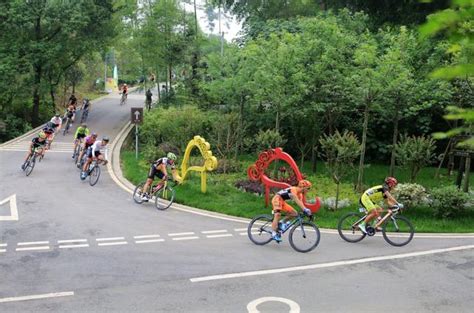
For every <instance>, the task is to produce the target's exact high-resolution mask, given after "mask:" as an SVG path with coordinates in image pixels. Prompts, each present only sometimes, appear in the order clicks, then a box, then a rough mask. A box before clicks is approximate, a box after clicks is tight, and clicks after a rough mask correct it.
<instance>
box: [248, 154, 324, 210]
mask: <svg viewBox="0 0 474 313" xmlns="http://www.w3.org/2000/svg"><path fill="white" fill-rule="evenodd" d="M275 160H282V161H285V162H286V163H287V164H288V165H289V166H290V167H291V169H292V170H293V172H294V173H295V175H296V178H297V180H298V181H299V180H301V179H303V174H302V173H301V172H300V170H299V168H298V166H297V165H296V162H295V160H293V158H292V157H291V156H290V155H289V154H288V153H286V152H283V149H282V148H275V149H269V150H267V151H264V152H262V153H260V155H259V156H258V160H257V161H256V162H255V163H254V164H252V165H251V166H249V168H248V169H247V175H248V177H249V179H250V180H253V181H260V182H261V183H262V184H263V185H264V186H265V205H266V206H268V204H269V203H270V188H272V187H275V188H280V189H284V188H288V187H290V184H288V183H285V182H279V181H275V180H273V179H271V178H270V177H268V176H267V174H265V170H266V169H267V168H268V166H269V165H270V164H271V163H272V162H273V161H275ZM303 203H304V205H305V206H306V207H307V208H309V209H310V210H311V211H312V212H313V213H316V212H317V211H318V210H319V208H320V207H321V201H320V199H319V198H318V197H317V198H315V201H314V203H308V202H306V199H305V198H303Z"/></svg>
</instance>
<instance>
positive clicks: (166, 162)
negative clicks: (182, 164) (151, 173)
mask: <svg viewBox="0 0 474 313" xmlns="http://www.w3.org/2000/svg"><path fill="white" fill-rule="evenodd" d="M162 164H164V165H165V166H169V167H171V169H172V170H174V169H175V168H176V166H175V164H174V161H173V160H171V159H168V158H166V157H164V158H160V159H158V160H156V161H155V162H153V165H154V166H155V167H158V166H160V165H162Z"/></svg>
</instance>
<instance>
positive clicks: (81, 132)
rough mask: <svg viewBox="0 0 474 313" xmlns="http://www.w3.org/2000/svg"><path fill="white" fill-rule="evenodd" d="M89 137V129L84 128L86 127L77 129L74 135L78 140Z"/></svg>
mask: <svg viewBox="0 0 474 313" xmlns="http://www.w3.org/2000/svg"><path fill="white" fill-rule="evenodd" d="M87 135H89V128H87V127H86V128H84V127H80V126H79V127H78V128H77V129H76V133H75V134H74V138H76V139H81V138H84V137H86V136H87Z"/></svg>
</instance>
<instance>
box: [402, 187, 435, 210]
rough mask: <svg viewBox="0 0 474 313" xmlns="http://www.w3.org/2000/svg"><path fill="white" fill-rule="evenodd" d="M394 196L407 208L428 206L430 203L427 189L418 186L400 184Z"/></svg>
mask: <svg viewBox="0 0 474 313" xmlns="http://www.w3.org/2000/svg"><path fill="white" fill-rule="evenodd" d="M394 196H395V198H396V199H397V201H398V202H401V203H403V205H405V207H407V208H409V207H414V206H417V205H420V204H426V203H428V201H429V200H428V193H427V192H426V189H425V187H423V186H422V185H418V184H399V185H398V186H397V188H396V189H395V192H394Z"/></svg>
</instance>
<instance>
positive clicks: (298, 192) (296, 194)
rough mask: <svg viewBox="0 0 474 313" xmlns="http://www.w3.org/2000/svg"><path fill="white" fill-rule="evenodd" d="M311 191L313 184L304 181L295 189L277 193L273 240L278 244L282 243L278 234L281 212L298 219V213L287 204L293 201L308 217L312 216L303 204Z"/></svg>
mask: <svg viewBox="0 0 474 313" xmlns="http://www.w3.org/2000/svg"><path fill="white" fill-rule="evenodd" d="M310 189H311V182H310V181H308V180H306V179H302V180H300V181H299V182H298V185H296V186H293V187H288V188H286V189H282V190H280V191H278V192H277V193H276V195H275V196H274V197H273V198H272V207H273V213H274V217H273V222H272V238H273V239H274V240H275V241H276V242H281V235H280V233H279V232H278V222H279V221H280V218H281V212H282V211H283V212H285V213H286V215H289V216H290V219H292V218H294V217H296V216H297V215H298V212H296V210H295V209H294V208H293V207H292V206H291V205H289V204H288V203H286V201H287V200H290V199H291V200H293V201H295V202H296V204H297V205H298V206H299V207H300V208H301V209H302V210H303V212H304V213H305V214H307V215H311V214H312V213H311V210H310V209H308V208H306V207H305V206H304V203H303V195H304V194H305V193H306V192H308V190H310Z"/></svg>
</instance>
